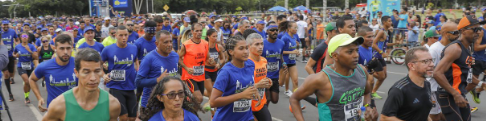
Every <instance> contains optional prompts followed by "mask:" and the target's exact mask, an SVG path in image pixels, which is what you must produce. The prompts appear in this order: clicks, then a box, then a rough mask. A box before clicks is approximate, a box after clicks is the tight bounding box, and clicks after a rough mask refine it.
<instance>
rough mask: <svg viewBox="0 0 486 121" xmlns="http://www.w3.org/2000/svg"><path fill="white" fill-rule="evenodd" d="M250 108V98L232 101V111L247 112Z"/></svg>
mask: <svg viewBox="0 0 486 121" xmlns="http://www.w3.org/2000/svg"><path fill="white" fill-rule="evenodd" d="M250 109H251V100H247V99H241V100H238V101H235V102H233V112H247V111H249V110H250Z"/></svg>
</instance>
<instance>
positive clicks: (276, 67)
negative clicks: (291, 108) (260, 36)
mask: <svg viewBox="0 0 486 121" xmlns="http://www.w3.org/2000/svg"><path fill="white" fill-rule="evenodd" d="M277 28H278V27H277V25H276V24H275V22H273V24H269V26H267V34H268V37H267V39H266V40H264V41H263V53H262V57H265V59H267V77H268V78H270V79H272V84H273V85H272V87H270V89H268V90H267V91H266V95H267V100H268V101H272V103H274V104H276V103H277V102H278V97H279V96H278V93H279V92H280V90H279V82H278V80H279V76H280V75H279V72H280V69H281V67H282V64H283V59H282V58H283V57H282V52H283V48H284V46H285V44H284V42H283V41H280V40H277V34H278V29H277ZM267 104H269V103H268V102H267Z"/></svg>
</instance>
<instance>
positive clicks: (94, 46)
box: [78, 41, 105, 53]
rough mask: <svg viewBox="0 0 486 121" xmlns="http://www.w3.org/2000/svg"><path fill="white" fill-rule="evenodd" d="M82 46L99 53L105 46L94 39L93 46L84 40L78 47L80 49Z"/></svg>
mask: <svg viewBox="0 0 486 121" xmlns="http://www.w3.org/2000/svg"><path fill="white" fill-rule="evenodd" d="M82 48H92V49H94V50H96V51H98V52H99V53H101V52H102V51H103V48H105V46H103V44H101V43H99V42H96V41H95V44H94V45H93V46H91V45H89V44H88V43H86V42H85V43H83V44H81V45H79V47H78V49H82Z"/></svg>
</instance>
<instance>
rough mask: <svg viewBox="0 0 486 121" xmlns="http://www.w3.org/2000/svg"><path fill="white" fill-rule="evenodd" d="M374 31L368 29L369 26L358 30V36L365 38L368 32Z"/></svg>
mask: <svg viewBox="0 0 486 121" xmlns="http://www.w3.org/2000/svg"><path fill="white" fill-rule="evenodd" d="M372 31H373V29H371V28H370V27H368V26H362V27H360V28H359V30H358V36H362V37H364V36H366V33H367V32H372Z"/></svg>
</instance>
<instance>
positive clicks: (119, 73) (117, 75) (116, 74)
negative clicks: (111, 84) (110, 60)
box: [110, 70, 125, 81]
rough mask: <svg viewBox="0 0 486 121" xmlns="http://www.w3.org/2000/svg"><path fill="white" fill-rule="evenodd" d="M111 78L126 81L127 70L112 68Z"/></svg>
mask: <svg viewBox="0 0 486 121" xmlns="http://www.w3.org/2000/svg"><path fill="white" fill-rule="evenodd" d="M110 78H111V80H113V81H125V70H112V71H111V73H110Z"/></svg>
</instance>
